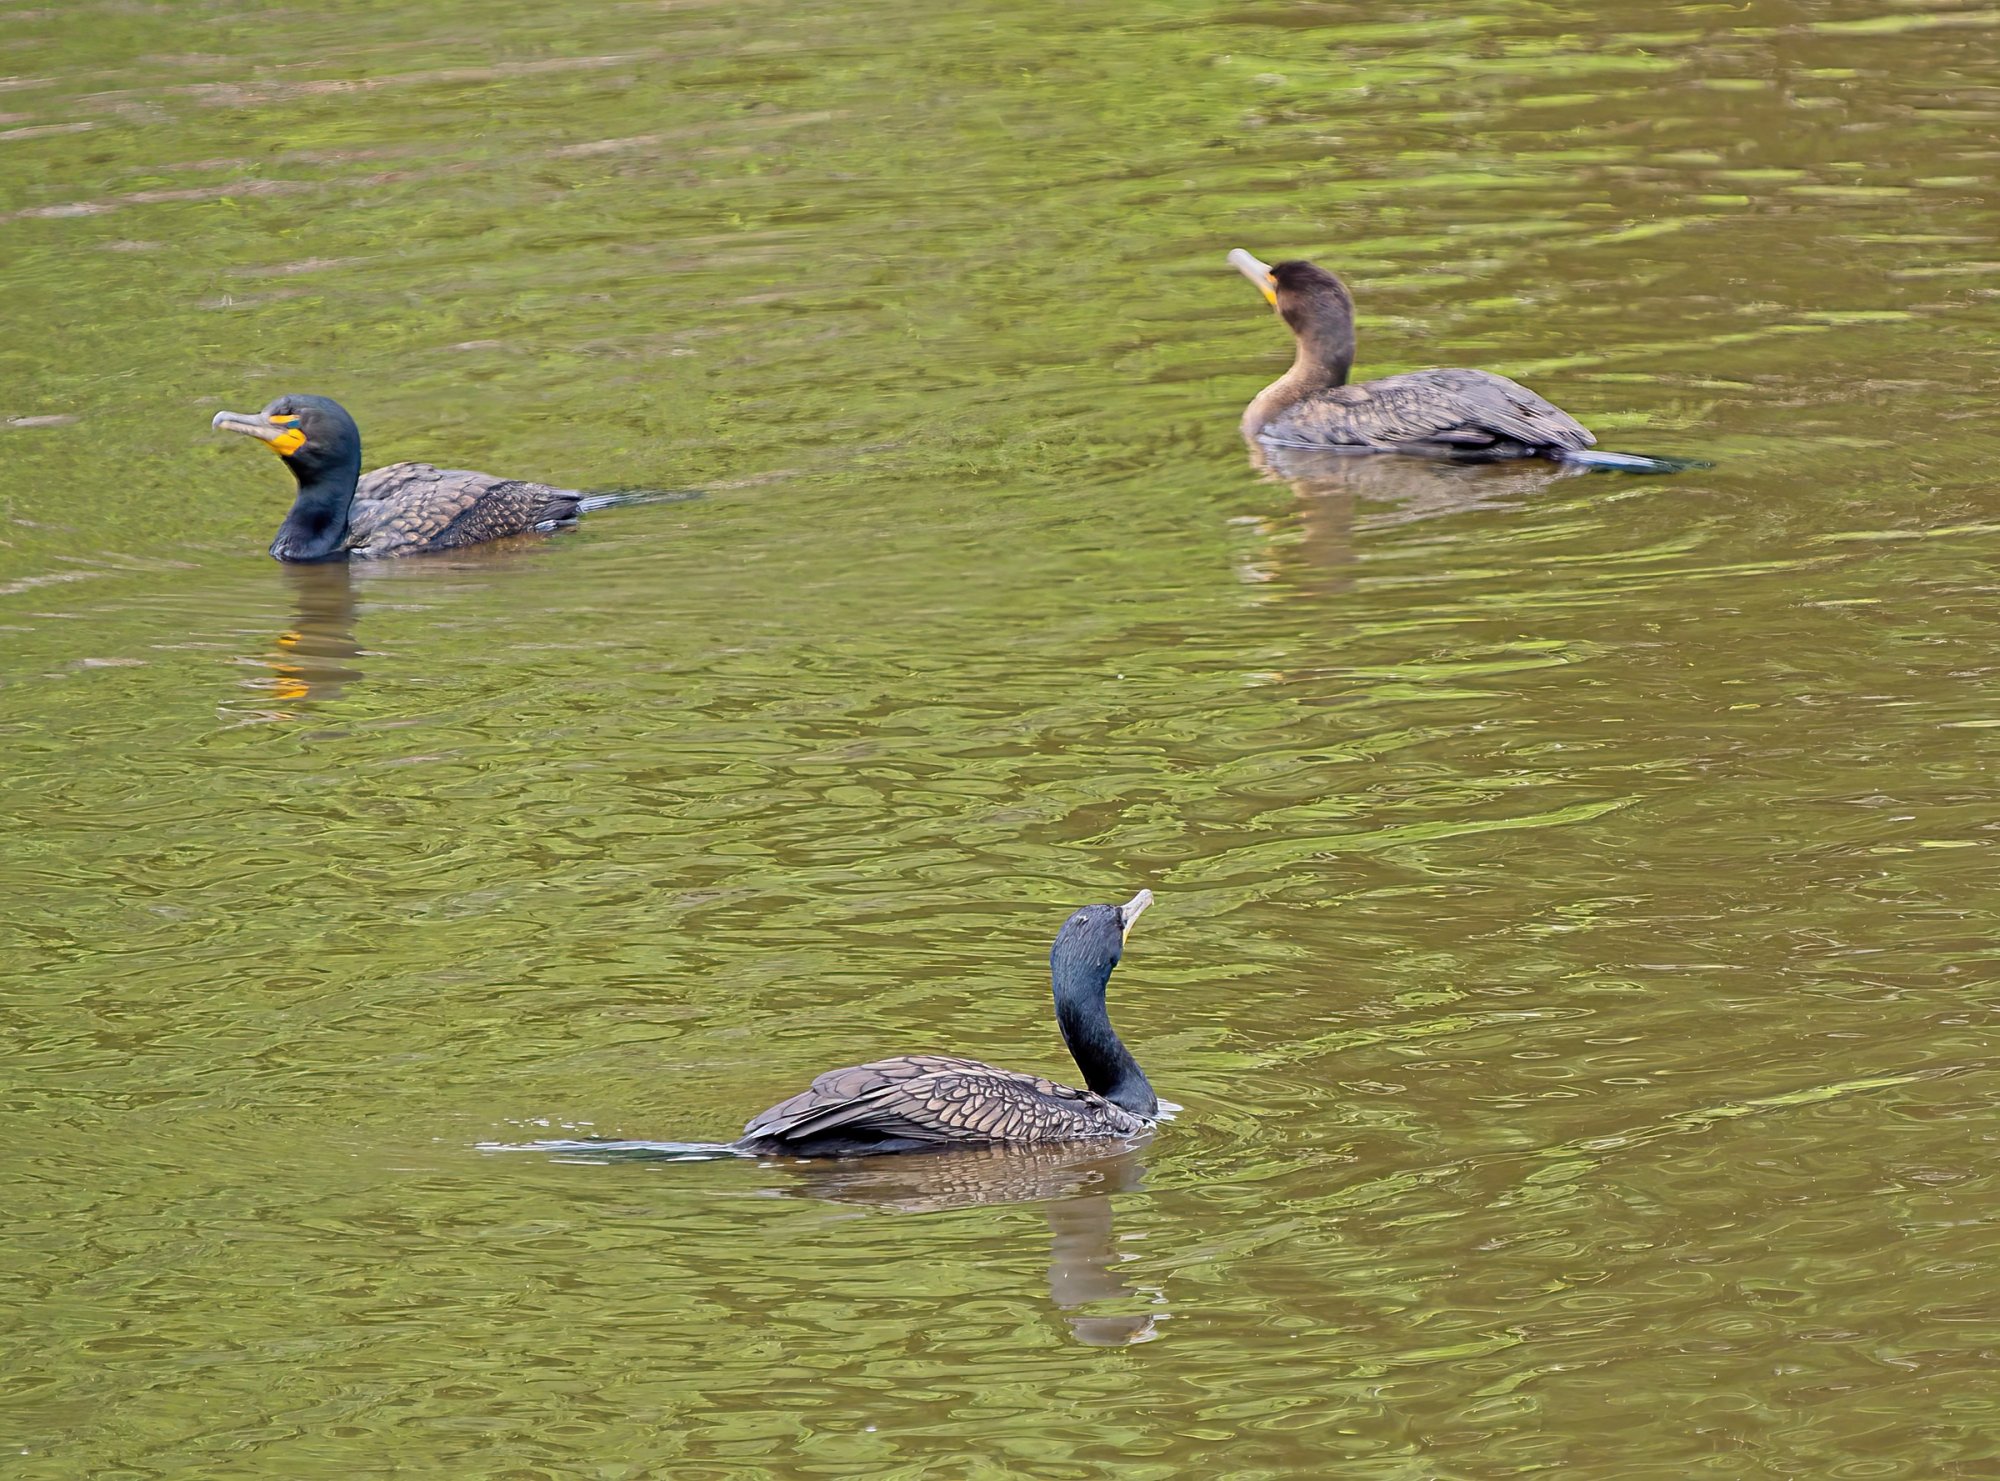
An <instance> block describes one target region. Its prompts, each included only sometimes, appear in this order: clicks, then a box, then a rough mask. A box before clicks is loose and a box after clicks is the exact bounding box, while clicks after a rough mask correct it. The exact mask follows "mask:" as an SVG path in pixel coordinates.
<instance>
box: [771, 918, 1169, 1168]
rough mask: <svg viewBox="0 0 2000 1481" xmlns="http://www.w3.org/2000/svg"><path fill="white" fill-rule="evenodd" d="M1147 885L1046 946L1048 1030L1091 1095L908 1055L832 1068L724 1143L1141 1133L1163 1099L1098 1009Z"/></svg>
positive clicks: (859, 1144) (834, 1151) (826, 1146)
mask: <svg viewBox="0 0 2000 1481" xmlns="http://www.w3.org/2000/svg"><path fill="white" fill-rule="evenodd" d="M1152 903H1153V892H1152V891H1151V890H1141V891H1139V893H1138V894H1136V895H1134V896H1133V897H1132V898H1131V899H1130V900H1129V901H1127V902H1126V903H1125V904H1123V905H1086V906H1084V907H1083V908H1082V909H1081V910H1079V911H1077V912H1076V913H1075V914H1074V915H1072V916H1071V917H1070V918H1069V919H1068V920H1067V921H1065V922H1063V928H1062V931H1061V933H1060V934H1058V935H1057V937H1056V944H1055V945H1054V946H1053V947H1052V948H1050V951H1049V978H1050V981H1051V982H1052V984H1053V985H1054V989H1055V1004H1056V1025H1057V1027H1058V1028H1060V1029H1061V1030H1062V1036H1063V1042H1064V1043H1065V1044H1067V1045H1068V1046H1069V1052H1070V1056H1071V1057H1072V1058H1073V1059H1075V1060H1076V1067H1077V1068H1078V1069H1080V1070H1082V1071H1083V1081H1084V1084H1085V1085H1087V1086H1089V1089H1087V1090H1072V1089H1071V1088H1070V1087H1069V1086H1067V1085H1058V1084H1056V1083H1055V1082H1054V1081H1053V1080H1044V1079H1042V1078H1041V1077H1040V1076H1039V1075H1024V1074H1021V1073H1020V1072H1019V1071H1017V1070H999V1069H995V1068H994V1067H993V1066H992V1065H988V1064H981V1063H980V1062H979V1061H978V1060H976V1059H958V1058H955V1057H952V1056H949V1055H942V1054H909V1055H901V1056H898V1057H896V1058H894V1059H878V1060H875V1061H873V1062H871V1063H869V1064H858V1065H853V1066H850V1067H849V1068H847V1069H840V1070H828V1071H827V1072H826V1073H825V1074H823V1075H821V1076H820V1077H819V1078H818V1079H816V1080H814V1081H813V1082H812V1085H811V1087H810V1088H809V1089H806V1090H802V1091H800V1092H799V1093H798V1094H797V1095H795V1096H793V1097H792V1098H791V1099H790V1100H787V1101H781V1102H779V1103H778V1104H777V1105H775V1106H773V1107H771V1109H770V1110H768V1111H766V1112H764V1113H763V1114H762V1115H761V1116H758V1117H756V1118H755V1119H754V1120H752V1121H751V1122H750V1124H749V1125H748V1126H746V1127H745V1128H744V1129H743V1137H742V1139H741V1140H740V1141H738V1142H736V1143H735V1144H734V1146H733V1148H732V1149H731V1150H733V1151H737V1152H748V1153H759V1154H777V1155H780V1156H788V1157H857V1156H864V1155H869V1154H873V1153H879V1152H919V1151H928V1150H931V1149H933V1148H943V1147H967V1146H983V1145H991V1144H994V1143H1003V1142H1015V1143H1019V1142H1076V1141H1093V1140H1102V1139H1107V1138H1115V1137H1130V1136H1138V1135H1140V1134H1142V1133H1144V1132H1146V1131H1149V1130H1151V1128H1152V1126H1153V1124H1154V1122H1155V1121H1157V1120H1158V1119H1159V1114H1160V1103H1159V1100H1158V1099H1157V1098H1156V1097H1155V1096H1154V1094H1153V1087H1152V1086H1151V1085H1149V1084H1148V1083H1147V1082H1146V1077H1145V1075H1144V1074H1143V1073H1141V1072H1140V1069H1139V1065H1138V1062H1137V1061H1136V1060H1134V1059H1133V1058H1132V1055H1131V1052H1130V1051H1129V1050H1127V1049H1126V1047H1125V1045H1124V1044H1123V1043H1122V1042H1121V1041H1120V1040H1119V1038H1118V1035H1117V1032H1116V1031H1115V1030H1113V1028H1112V1027H1111V1018H1110V1015H1109V1014H1108V1013H1106V1012H1105V1009H1104V989H1105V985H1106V984H1107V983H1109V982H1110V980H1111V969H1112V968H1113V967H1116V966H1117V965H1118V959H1119V957H1120V956H1121V955H1123V953H1124V950H1125V937H1126V935H1127V934H1128V933H1129V932H1130V931H1131V929H1132V926H1133V923H1134V922H1136V921H1137V920H1138V919H1139V916H1140V914H1141V913H1142V912H1143V911H1144V910H1145V909H1146V907H1147V906H1148V905H1151V904H1152Z"/></svg>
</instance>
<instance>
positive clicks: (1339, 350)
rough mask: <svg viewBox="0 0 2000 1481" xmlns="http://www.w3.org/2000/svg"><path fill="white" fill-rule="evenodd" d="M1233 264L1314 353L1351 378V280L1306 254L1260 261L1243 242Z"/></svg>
mask: <svg viewBox="0 0 2000 1481" xmlns="http://www.w3.org/2000/svg"><path fill="white" fill-rule="evenodd" d="M1229 265H1230V266H1231V267H1233V268H1235V269H1236V270H1237V271H1238V272H1239V273H1241V274H1243V276H1244V277H1246V278H1248V279H1249V280H1250V281H1251V282H1252V283H1255V284H1256V285H1257V291H1258V292H1259V293H1261V294H1263V295H1264V300H1265V302H1267V303H1269V304H1270V305H1271V307H1273V308H1274V309H1276V310H1277V311H1278V317H1279V318H1281V319H1283V320H1284V321H1285V324H1286V325H1287V327H1289V328H1290V329H1291V331H1292V333H1293V334H1294V335H1296V336H1297V337H1298V341H1299V347H1300V348H1301V349H1302V350H1304V351H1305V352H1306V353H1307V354H1308V355H1310V356H1311V357H1312V358H1314V359H1316V360H1318V361H1320V362H1321V363H1323V364H1324V365H1326V366H1328V367H1331V368H1334V369H1336V370H1337V372H1338V379H1340V380H1345V379H1346V378H1347V372H1348V369H1349V368H1350V367H1351V366H1352V365H1353V364H1354V300H1353V298H1352V297H1350V296H1349V294H1348V292H1347V285H1346V284H1345V283H1343V282H1341V281H1340V279H1338V278H1336V277H1335V276H1334V275H1333V274H1332V273H1330V272H1328V271H1327V270H1326V269H1325V268H1323V267H1320V266H1318V265H1316V264H1314V263H1310V262H1306V261H1304V260H1302V259H1298V258H1294V259H1293V260H1292V261H1290V262H1280V263H1276V264H1272V263H1268V262H1259V261H1258V260H1257V259H1256V258H1254V257H1252V256H1251V255H1250V254H1249V253H1248V252H1245V251H1244V250H1243V249H1242V248H1241V247H1238V248H1237V249H1236V250H1235V251H1233V252H1231V253H1230V254H1229Z"/></svg>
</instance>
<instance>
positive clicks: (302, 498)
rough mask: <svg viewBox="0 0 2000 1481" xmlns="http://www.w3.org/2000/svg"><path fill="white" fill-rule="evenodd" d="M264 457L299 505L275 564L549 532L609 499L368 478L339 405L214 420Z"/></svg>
mask: <svg viewBox="0 0 2000 1481" xmlns="http://www.w3.org/2000/svg"><path fill="white" fill-rule="evenodd" d="M210 425H211V426H213V427H215V428H216V429H217V430H219V431H225V432H242V433H244V434H245V435H247V436H250V437H255V438H256V439H257V440H258V441H259V442H262V443H264V444H266V445H267V446H269V447H270V449H271V450H272V451H273V452H275V453H276V454H277V455H278V456H279V457H280V458H282V459H284V463H285V466H286V467H287V468H289V469H290V470H291V471H292V476H293V477H294V478H296V479H297V480H298V483H299V492H298V497H297V498H296V499H294V500H293V501H292V508H291V512H290V513H289V514H287V515H286V516H285V522H284V524H282V525H281V526H279V528H278V535H277V538H276V539H274V540H273V541H272V542H271V554H272V556H273V557H274V558H276V559H278V560H281V561H327V560H380V559H383V558H384V557H388V556H398V555H421V554H424V553H425V552H427V551H434V550H453V549H456V548H457V547H459V546H461V545H477V544H479V543H480V542H481V541H484V540H500V539H504V538H506V537H507V536H509V535H525V534H528V533H530V532H534V531H545V530H553V529H556V528H558V527H559V526H562V525H566V524H569V523H571V522H572V521H574V520H575V519H576V517H577V516H578V515H579V514H582V513H584V512H585V511H587V510H589V509H591V508H594V507H596V505H597V503H599V502H604V503H608V502H610V499H609V498H608V496H601V495H586V494H582V493H579V492H577V491H576V490H575V489H559V488H551V487H549V486H548V485H547V484H543V483H523V482H521V481H520V480H518V479H512V478H493V477H491V476H489V475H488V474H484V473H470V472H467V471H465V470H464V469H461V468H433V467H432V466H431V465H430V464H429V463H392V464H390V465H389V466H388V467H387V468H377V469H376V470H375V471H374V472H373V473H370V474H368V475H367V476H366V477H365V478H364V477H363V476H362V473H361V430H360V428H358V427H356V426H355V425H354V418H353V417H351V416H349V415H348V414H347V412H346V410H345V409H344V408H343V407H342V406H341V405H340V404H339V403H338V402H336V401H330V400H328V399H327V398H326V397H324V396H280V397H279V398H278V399H277V400H276V401H273V402H272V403H271V404H270V405H269V406H267V407H265V408H264V409H263V410H262V411H260V412H257V413H256V414H254V415H245V414H244V413H242V412H235V411H223V412H217V413H216V415H215V420H214V421H213V422H212V423H211V424H210Z"/></svg>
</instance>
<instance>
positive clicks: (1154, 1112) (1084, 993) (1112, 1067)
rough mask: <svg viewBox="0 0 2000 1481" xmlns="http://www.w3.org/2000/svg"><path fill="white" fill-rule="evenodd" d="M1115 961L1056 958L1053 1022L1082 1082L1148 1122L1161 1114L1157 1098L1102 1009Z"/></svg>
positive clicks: (1108, 1015)
mask: <svg viewBox="0 0 2000 1481" xmlns="http://www.w3.org/2000/svg"><path fill="white" fill-rule="evenodd" d="M1112 966H1113V963H1110V962H1099V963H1083V962H1076V961H1063V962H1058V963H1057V964H1056V965H1055V967H1054V969H1053V972H1052V977H1053V980H1054V983H1055V993H1056V1026H1057V1027H1058V1028H1060V1029H1061V1030H1062V1036H1063V1043H1064V1044H1066V1045H1068V1046H1069V1053H1070V1058H1072V1059H1074V1060H1075V1061H1076V1067H1077V1068H1078V1069H1080V1070H1082V1071H1083V1083H1084V1084H1085V1085H1088V1086H1089V1087H1090V1088H1091V1090H1092V1091H1094V1092H1095V1093H1096V1094H1098V1095H1101V1096H1103V1097H1104V1098H1105V1099H1106V1100H1108V1101H1110V1102H1111V1104H1113V1105H1114V1106H1118V1107H1119V1108H1121V1109H1123V1110H1127V1111H1130V1112H1131V1113H1132V1114H1133V1115H1135V1116H1143V1117H1145V1118H1146V1119H1147V1120H1149V1121H1151V1120H1153V1119H1155V1118H1156V1117H1158V1115H1159V1114H1160V1101H1159V1097H1158V1096H1156V1095H1154V1094H1153V1087H1152V1085H1151V1084H1149V1083H1148V1082H1147V1080H1146V1076H1145V1074H1144V1073H1143V1072H1142V1071H1141V1070H1140V1068H1139V1061H1137V1060H1136V1059H1134V1058H1133V1057H1132V1051H1131V1050H1129V1049H1127V1048H1126V1047H1125V1043H1124V1041H1123V1040H1122V1039H1120V1038H1119V1037H1118V1031H1117V1030H1116V1029H1114V1028H1113V1027H1112V1026H1111V1015H1110V1014H1109V1013H1107V1012H1106V1011H1105V1009H1104V988H1105V984H1107V983H1108V982H1110V980H1111V968H1112Z"/></svg>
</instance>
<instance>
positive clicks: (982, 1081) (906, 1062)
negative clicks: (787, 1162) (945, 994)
mask: <svg viewBox="0 0 2000 1481" xmlns="http://www.w3.org/2000/svg"><path fill="white" fill-rule="evenodd" d="M1148 1124H1149V1123H1148V1122H1146V1121H1144V1120H1142V1119H1140V1118H1139V1117H1137V1116H1134V1115H1133V1114H1132V1113H1131V1112H1129V1111H1126V1110H1123V1109H1121V1108H1120V1107H1118V1106H1114V1105H1113V1104H1111V1102H1109V1101H1107V1100H1105V1099H1103V1098H1102V1097H1101V1096H1097V1095H1093V1094H1092V1093H1091V1092H1090V1091H1088V1090H1073V1089H1071V1088H1070V1087H1069V1086H1067V1085H1058V1084H1057V1083H1056V1082H1055V1081H1053V1080H1044V1079H1042V1078H1041V1077H1040V1076H1038V1075H1023V1074H1019V1073H1017V1072H1015V1071H1013V1070H1001V1069H995V1068H994V1067H993V1066H992V1065H989V1064H981V1063H980V1062H979V1061H978V1060H976V1059H958V1058H955V1057H953V1056H950V1055H943V1054H910V1055H902V1056H899V1057H897V1058H895V1059H878V1060H875V1061H873V1062H872V1063H869V1064H858V1065H850V1066H848V1067H847V1068H845V1069H838V1070H828V1071H827V1072H826V1073H825V1074H823V1075H821V1076H820V1077H819V1078H818V1079H817V1080H814V1081H813V1083H812V1085H811V1087H810V1088H808V1089H806V1090H802V1091H800V1092H799V1093H798V1094H797V1095H795V1096H793V1097H792V1098H791V1099H790V1100H786V1101H780V1102H779V1103H778V1104H777V1105H775V1106H772V1107H771V1108H770V1109H769V1110H768V1111H765V1112H764V1113H763V1114H762V1115H760V1116H758V1117H756V1118H755V1119H754V1120H752V1121H751V1122H750V1124H749V1125H748V1126H746V1127H744V1128H743V1139H742V1141H741V1142H740V1143H739V1144H738V1145H740V1146H742V1147H744V1148H746V1149H748V1150H752V1151H761V1152H791V1153H794V1154H796V1155H803V1156H811V1155H816V1154H817V1155H828V1154H839V1153H853V1152H861V1151H871V1150H873V1151H889V1150H907V1149H910V1148H914V1147H921V1146H952V1145H958V1146H965V1145H977V1144H980V1143H991V1142H1067V1141H1086V1140H1091V1139H1095V1138H1100V1137H1117V1136H1132V1135H1135V1134H1137V1133H1138V1132H1141V1131H1144V1130H1145V1129H1146V1127H1147V1126H1148Z"/></svg>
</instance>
